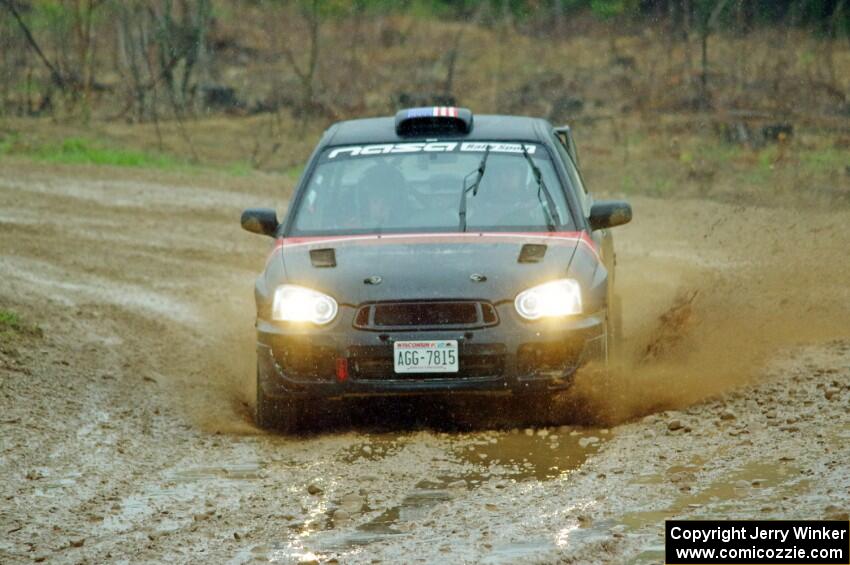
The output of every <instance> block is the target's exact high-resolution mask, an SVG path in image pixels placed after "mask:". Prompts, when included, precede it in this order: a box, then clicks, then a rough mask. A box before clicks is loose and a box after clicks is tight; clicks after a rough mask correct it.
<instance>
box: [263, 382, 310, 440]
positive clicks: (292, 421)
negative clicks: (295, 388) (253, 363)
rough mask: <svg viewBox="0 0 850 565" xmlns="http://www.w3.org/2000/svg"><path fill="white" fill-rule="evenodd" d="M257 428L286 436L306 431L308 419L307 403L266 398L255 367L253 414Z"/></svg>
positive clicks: (292, 399) (280, 398) (288, 399)
mask: <svg viewBox="0 0 850 565" xmlns="http://www.w3.org/2000/svg"><path fill="white" fill-rule="evenodd" d="M255 420H256V423H257V426H259V427H260V428H262V429H264V430H274V431H279V432H283V433H287V434H294V433H298V432H303V431H307V430H308V429H309V427H310V418H309V414H308V410H307V403H306V401H305V400H303V399H301V398H294V397H292V396H289V395H287V396H283V397H279V398H275V397H270V396H266V394H265V393H264V392H263V387H262V384H261V383H260V368H259V366H258V367H257V407H256V413H255Z"/></svg>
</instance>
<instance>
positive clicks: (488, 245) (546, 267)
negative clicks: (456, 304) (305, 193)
mask: <svg viewBox="0 0 850 565" xmlns="http://www.w3.org/2000/svg"><path fill="white" fill-rule="evenodd" d="M583 238H584V239H583ZM583 241H585V242H586V236H585V235H584V234H582V233H573V232H566V233H564V232H558V233H548V234H547V233H534V234H512V233H511V234H508V233H497V234H481V233H465V234H459V233H455V234H445V235H442V234H426V235H406V234H405V235H384V236H376V235H370V236H344V237H323V238H284V239H282V240H280V241H279V245H280V248H281V257H282V259H283V263H284V272H285V277H286V282H288V283H291V284H297V285H302V286H306V287H310V288H313V289H316V290H319V291H322V292H325V293H328V294H330V295H331V296H334V297H335V298H336V299H337V300H338V301H339V302H340V303H343V304H344V303H349V304H359V303H362V302H370V301H382V300H422V299H443V298H447V299H484V300H490V301H494V302H495V301H499V300H513V298H514V296H515V295H516V294H517V293H518V292H520V291H521V290H523V289H526V288H528V287H530V286H534V285H535V284H539V283H542V282H546V281H548V280H552V279H556V278H561V277H564V276H566V274H567V271H568V269H569V266H570V263H571V262H572V258H573V256H574V254H575V250H576V248H577V246H578V245H579V243H580V242H583ZM526 244H535V245H545V246H546V249H545V254H544V255H543V257H542V258H540V259H539V260H537V261H533V262H520V261H519V258H520V252H521V250H522V248H523V246H524V245H526ZM321 249H326V250H327V249H333V255H334V256H335V263H336V264H335V266H317V264H319V263H318V262H317V263H316V264H314V259H311V251H313V252H315V251H316V250H321ZM538 250H539V248H538ZM324 253H325V254H326V255H327V253H328V252H324ZM367 280H369V281H370V282H369V283H367V282H366V281H367Z"/></svg>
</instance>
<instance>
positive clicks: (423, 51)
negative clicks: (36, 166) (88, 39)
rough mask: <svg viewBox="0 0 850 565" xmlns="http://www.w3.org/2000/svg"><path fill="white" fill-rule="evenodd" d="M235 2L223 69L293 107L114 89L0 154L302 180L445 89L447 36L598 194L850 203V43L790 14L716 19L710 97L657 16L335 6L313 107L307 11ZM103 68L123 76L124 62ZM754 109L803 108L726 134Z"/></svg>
mask: <svg viewBox="0 0 850 565" xmlns="http://www.w3.org/2000/svg"><path fill="white" fill-rule="evenodd" d="M223 6H224V7H226V5H223ZM224 7H221V9H220V10H219V17H218V20H217V24H216V27H215V29H214V39H215V40H216V41H218V43H219V44H221V45H225V47H222V48H221V49H220V50H219V51H218V52H217V53H216V58H215V61H216V67H215V76H216V77H217V80H219V81H220V82H221V83H223V84H226V85H230V86H233V87H235V88H236V91H237V96H238V97H239V98H240V99H241V100H242V101H243V102H244V103H245V107H246V108H248V109H250V108H252V107H254V106H255V105H256V104H258V103H261V102H262V103H266V104H271V105H275V104H277V105H281V106H280V107H279V110H278V111H276V112H266V113H258V114H252V113H250V112H249V111H248V110H242V111H240V112H237V113H235V114H231V115H210V116H196V117H194V118H191V119H189V120H188V121H187V122H186V123H185V125H184V127H182V128H181V127H180V125H179V124H178V123H177V122H176V121H173V120H171V121H161V122H160V123H159V124H153V123H142V124H136V123H128V122H126V121H122V120H117V119H113V118H114V116H115V107H114V104H111V103H110V102H109V100H107V99H106V98H102V99H101V100H100V104H98V105H96V106H95V112H94V114H93V117H92V118H91V120H89V121H88V122H87V123H81V122H80V120H78V119H76V118H75V117H73V116H70V117H64V118H63V117H61V116H60V117H57V118H54V119H46V118H44V119H27V118H9V117H7V118H5V119H4V120H3V121H0V159H3V160H5V161H6V162H9V161H10V160H15V159H18V160H21V159H24V160H26V159H29V158H35V159H38V157H39V154H42V155H43V154H44V153H45V152H47V154H50V147H55V146H57V145H58V146H61V145H62V143H63V142H64V141H65V140H69V139H70V140H75V139H83V140H86V143H89V142H90V144H94V145H96V146H98V147H109V148H116V149H117V150H118V151H119V153H120V152H121V151H124V152H129V157H132V158H130V159H129V161H130V162H142V163H147V164H149V165H150V166H152V167H154V168H158V169H159V170H163V171H168V172H169V173H170V174H173V175H177V176H187V175H188V176H190V177H191V176H192V175H193V174H197V173H198V172H199V171H200V172H201V173H204V174H205V176H207V177H210V176H221V177H223V178H224V179H226V180H225V181H224V182H230V180H227V179H233V178H243V179H245V182H251V179H254V178H256V179H258V180H257V182H258V183H260V184H263V183H267V182H271V181H269V179H277V181H275V182H278V183H279V184H280V185H282V186H291V185H292V184H293V182H294V180H295V178H297V176H298V174H299V173H300V171H301V166H302V165H303V162H304V160H305V159H306V157H307V156H308V155H309V153H310V151H311V149H312V148H313V146H314V145H315V143H316V141H317V140H318V138H319V137H320V135H321V132H322V131H323V129H324V128H325V127H326V126H327V125H328V124H329V123H330V122H331V121H333V120H335V119H339V118H346V117H352V116H363V115H382V114H389V113H392V112H394V111H395V109H396V107H397V99H398V96H399V95H400V94H405V93H406V94H414V95H422V94H424V95H426V96H427V95H434V94H439V93H442V91H443V88H444V86H445V82H446V77H447V73H448V69H449V58H448V56H447V46H451V45H454V44H455V43H456V44H457V46H458V55H459V56H458V58H457V63H456V68H455V73H454V81H453V85H452V94H453V95H454V96H455V97H456V98H457V101H458V103H459V104H460V105H465V106H469V107H470V108H472V109H473V110H474V111H475V112H477V113H491V112H504V113H519V114H527V115H539V116H544V117H549V118H550V119H552V120H553V121H556V122H559V121H569V122H570V123H572V124H573V125H574V127H575V130H576V135H577V138H578V142H579V145H580V151H581V153H582V157H583V165H584V168H585V172H586V176H587V178H588V181H589V183H590V185H591V188H592V189H593V190H594V191H595V192H599V193H604V194H624V195H629V194H652V195H658V196H664V197H670V196H685V197H688V196H700V197H706V196H707V197H713V198H721V199H724V200H733V201H735V200H740V199H745V200H748V201H753V200H757V201H768V202H771V201H780V202H783V201H786V200H791V201H796V200H799V199H800V198H802V199H804V200H805V201H807V202H824V203H827V204H828V205H832V204H833V203H836V202H838V203H842V204H847V203H850V168H848V167H850V158H848V154H850V151H848V149H850V100H848V94H847V93H850V44H848V43H847V42H846V41H844V42H838V41H829V40H825V39H820V38H817V37H814V36H812V35H809V34H805V33H803V32H800V31H787V30H762V31H756V32H753V33H751V34H750V35H748V36H746V37H736V36H731V35H716V36H714V37H712V39H711V43H710V56H711V59H710V61H711V65H710V74H709V86H710V90H711V94H712V96H711V100H712V104H713V110H712V111H710V112H703V113H696V112H695V111H694V110H693V108H694V105H695V100H696V96H697V93H698V72H699V69H698V48H699V46H698V44H697V42H696V39H695V38H694V39H692V40H691V41H690V42H689V43H687V42H685V41H683V40H682V39H681V38H680V39H675V40H674V39H671V38H670V37H669V36H668V35H665V34H664V33H662V32H661V31H660V30H659V29H653V28H646V29H640V30H627V31H622V30H618V32H617V34H616V35H611V33H610V32H611V30H609V29H608V28H606V27H604V26H602V25H600V24H598V23H597V24H592V25H585V24H589V23H590V22H586V21H576V22H572V24H571V26H568V28H567V31H565V33H564V35H563V37H532V36H530V35H527V34H521V33H518V32H517V31H515V30H511V29H505V28H493V27H486V26H481V25H476V24H475V23H474V22H467V23H459V22H439V21H435V20H427V19H426V20H413V19H412V18H410V17H405V16H393V17H369V18H363V19H361V20H360V21H357V20H354V19H351V18H349V19H343V20H333V21H326V22H324V24H323V28H322V34H321V39H320V40H321V44H320V59H319V61H320V62H319V68H318V71H317V74H316V85H315V86H316V100H317V104H318V106H319V107H320V108H323V110H322V111H321V112H319V113H318V114H316V115H314V116H312V117H310V118H309V119H306V120H305V119H302V118H301V116H299V114H298V112H297V111H296V108H294V107H293V106H292V104H293V102H292V101H293V100H294V99H295V98H297V97H296V96H295V93H296V92H297V89H298V88H299V84H298V81H297V80H296V79H295V76H294V74H293V71H292V68H291V66H290V64H289V63H288V62H287V61H286V59H285V57H283V56H282V55H281V49H282V48H283V47H282V46H283V43H282V42H283V41H284V39H286V41H288V42H289V44H291V45H296V44H297V45H301V46H306V45H307V41H308V39H309V38H308V37H307V35H306V32H305V27H304V25H303V22H302V21H300V20H299V19H298V17H297V16H295V15H294V14H293V13H292V12H291V11H288V9H287V8H270V7H269V6H268V5H264V7H263V8H262V9H260V8H256V9H247V10H245V11H243V12H240V13H239V14H238V15H236V14H230V13H229V12H228V11H227V10H226V9H225V8H224ZM296 56H298V57H300V56H302V52H300V51H299V52H297V53H296ZM100 78H101V80H103V81H104V82H105V83H106V84H107V85H111V86H113V87H115V88H118V86H119V83H120V77H118V76H117V75H110V74H109V73H103V74H102V75H101V77H100ZM102 96H105V95H102ZM564 98H568V99H572V100H574V101H578V102H579V103H580V105H581V109H580V110H579V109H578V108H577V107H573V108H572V109H571V110H569V111H566V112H565V111H564V110H563V108H561V109H559V108H558V107H557V104H555V103H556V102H557V101H558V100H559V99H561V100H563V99H564ZM742 115H744V116H745V117H742ZM741 122H743V123H746V124H748V125H752V126H753V127H755V128H758V127H760V126H761V125H763V124H766V123H777V122H789V123H791V124H792V125H793V127H794V132H793V135H792V136H790V137H789V138H786V139H784V140H783V141H782V142H781V143H772V144H771V143H768V144H766V145H763V144H741V143H734V142H733V143H730V142H728V141H726V140H725V139H724V136H723V134H722V131H723V128H724V127H726V126H728V125H729V124H736V123H741ZM753 145H755V146H753ZM137 153H138V155H136V154H137ZM123 156H124V157H127V156H128V155H123ZM119 157H121V155H119ZM117 160H118V161H119V162H118V163H116V164H121V159H117ZM41 162H42V163H45V160H44V159H42V161H41ZM59 162H62V161H61V160H59ZM97 162H98V161H97V160H96V159H95V160H91V161H89V163H90V164H95V163H97ZM106 162H109V160H108V159H107V160H106ZM45 166H46V165H45ZM257 170H260V171H264V173H262V174H260V173H257V172H256V171H257ZM209 171H211V172H212V173H214V174H213V175H207V174H206V172H209ZM136 174H143V173H141V172H139V173H136Z"/></svg>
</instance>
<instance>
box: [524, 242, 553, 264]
mask: <svg viewBox="0 0 850 565" xmlns="http://www.w3.org/2000/svg"><path fill="white" fill-rule="evenodd" d="M545 255H546V246H545V245H542V244H539V243H526V244H525V245H523V246H522V249H520V250H519V258H518V259H517V263H539V262H540V261H542V260H543V257H544V256H545Z"/></svg>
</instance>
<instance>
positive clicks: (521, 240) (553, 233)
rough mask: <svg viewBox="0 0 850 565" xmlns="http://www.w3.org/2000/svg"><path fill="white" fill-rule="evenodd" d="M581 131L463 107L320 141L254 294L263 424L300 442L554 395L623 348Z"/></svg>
mask: <svg viewBox="0 0 850 565" xmlns="http://www.w3.org/2000/svg"><path fill="white" fill-rule="evenodd" d="M631 216H632V211H631V207H630V206H629V205H628V204H627V203H625V202H620V201H596V202H594V200H593V198H592V197H591V195H590V194H589V193H588V192H587V190H586V188H585V185H584V183H583V181H582V177H581V173H580V172H579V169H578V154H577V152H576V147H575V144H574V142H573V138H572V135H571V132H570V130H569V128H567V127H564V128H553V127H552V125H551V124H549V123H548V122H547V121H545V120H542V119H536V118H528V117H518V116H499V115H477V116H473V114H472V112H471V111H470V110H468V109H465V108H454V107H427V108H414V109H406V110H401V111H400V112H398V113H397V114H396V116H395V117H394V118H393V117H383V118H370V119H358V120H351V121H344V122H340V123H337V124H335V125H333V126H331V127H330V128H329V129H328V130H327V131H326V132H325V133H324V135H323V137H322V139H321V140H320V142H319V144H318V146H317V147H316V149H315V151H314V152H313V155H312V156H311V157H310V160H309V162H308V164H307V167H306V169H305V171H304V174H303V176H302V178H301V179H300V181H299V182H298V185H297V187H296V189H295V192H294V196H293V198H292V200H291V202H290V206H289V209H288V211H287V213H286V216H285V218H284V219H283V221H280V222H279V221H278V219H277V215H276V212H275V211H274V210H272V209H265V208H251V209H247V210H245V211H244V212H243V214H242V226H243V227H244V228H245V229H246V230H248V231H251V232H255V233H260V234H264V235H267V236H270V237H273V238H274V239H275V242H274V246H273V250H272V252H271V254H270V255H269V257H268V260H267V262H266V267H265V270H264V272H263V273H262V274H261V275H260V276H259V278H258V279H257V282H256V288H255V296H256V303H257V323H256V326H257V405H256V417H257V423H258V424H259V425H260V426H262V427H269V428H278V429H282V430H285V431H297V430H299V429H303V428H304V427H306V426H308V425H309V423H310V421H311V415H313V414H316V413H317V412H320V411H321V410H322V408H323V406H326V404H327V403H328V402H330V401H333V400H338V399H342V398H345V397H349V396H368V395H410V394H442V395H453V394H460V393H478V394H481V393H489V394H492V393H507V394H514V395H517V396H518V397H520V398H527V397H532V396H534V395H537V396H540V395H543V396H546V395H551V394H553V393H554V392H556V391H559V390H563V389H565V388H567V387H568V386H569V385H570V382H571V379H572V377H573V375H574V373H575V372H576V370H577V369H578V368H579V367H580V366H581V365H582V364H584V363H587V362H590V361H593V360H598V361H602V362H605V361H607V357H608V355H609V352H610V351H611V349H612V347H613V345H614V343H615V340H616V339H617V338H618V337H619V335H618V334H619V327H620V325H619V306H618V302H617V300H616V298H615V295H614V289H613V284H614V250H613V241H612V238H611V234H610V232H609V229H608V228H611V227H613V226H616V225H619V224H624V223H626V222H628V221H629V220H630V219H631Z"/></svg>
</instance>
